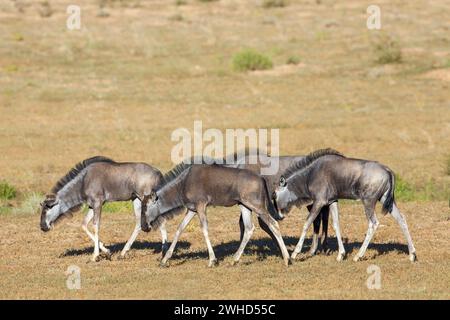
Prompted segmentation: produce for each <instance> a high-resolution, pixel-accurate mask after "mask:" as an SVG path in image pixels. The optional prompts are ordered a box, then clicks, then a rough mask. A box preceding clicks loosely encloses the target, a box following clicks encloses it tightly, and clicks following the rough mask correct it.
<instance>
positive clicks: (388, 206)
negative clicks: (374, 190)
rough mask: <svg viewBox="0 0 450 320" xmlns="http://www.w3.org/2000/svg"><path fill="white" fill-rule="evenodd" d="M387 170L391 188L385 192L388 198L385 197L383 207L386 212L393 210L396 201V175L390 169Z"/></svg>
mask: <svg viewBox="0 0 450 320" xmlns="http://www.w3.org/2000/svg"><path fill="white" fill-rule="evenodd" d="M387 171H388V173H389V189H388V191H387V192H386V193H385V195H386V199H384V202H383V209H382V210H383V213H384V214H387V213H391V212H392V208H393V206H394V202H395V197H394V189H395V177H394V173H393V172H392V171H391V170H389V169H388V170H387Z"/></svg>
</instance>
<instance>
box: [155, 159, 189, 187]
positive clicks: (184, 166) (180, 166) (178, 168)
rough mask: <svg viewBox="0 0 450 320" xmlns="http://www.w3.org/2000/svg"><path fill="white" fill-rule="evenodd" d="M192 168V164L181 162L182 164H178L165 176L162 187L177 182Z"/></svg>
mask: <svg viewBox="0 0 450 320" xmlns="http://www.w3.org/2000/svg"><path fill="white" fill-rule="evenodd" d="M191 166H192V163H186V162H181V163H179V164H177V165H176V166H175V167H173V168H172V169H171V170H170V171H169V172H167V173H165V174H164V176H163V178H162V182H161V185H160V186H161V187H163V186H165V185H166V184H168V183H170V182H171V181H173V180H175V179H176V178H177V177H178V176H179V175H180V174H181V173H182V172H183V171H184V170H186V169H188V168H190V167H191Z"/></svg>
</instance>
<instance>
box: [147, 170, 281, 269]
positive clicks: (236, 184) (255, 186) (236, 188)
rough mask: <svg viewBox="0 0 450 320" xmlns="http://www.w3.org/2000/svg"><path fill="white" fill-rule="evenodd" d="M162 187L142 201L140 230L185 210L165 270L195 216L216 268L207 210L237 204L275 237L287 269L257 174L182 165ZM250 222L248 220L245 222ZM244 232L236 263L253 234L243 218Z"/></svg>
mask: <svg viewBox="0 0 450 320" xmlns="http://www.w3.org/2000/svg"><path fill="white" fill-rule="evenodd" d="M163 180H164V181H163V183H162V185H161V187H160V188H159V189H158V190H157V191H156V192H152V193H151V195H149V196H146V197H144V200H143V201H142V221H141V226H142V230H144V231H149V230H150V227H152V228H154V227H155V226H157V225H159V223H161V221H163V220H165V219H170V218H172V217H173V216H174V215H176V214H180V213H182V212H185V211H186V209H187V210H188V212H187V214H186V216H185V218H184V220H183V221H182V222H181V224H180V225H179V227H178V230H177V232H176V233H175V236H174V239H173V242H172V244H171V245H170V248H169V250H168V251H167V253H166V255H165V256H164V258H163V259H162V261H161V265H162V266H164V265H166V263H167V260H168V259H169V258H170V257H171V256H172V253H173V250H174V248H175V245H176V243H177V241H178V238H179V236H180V235H181V233H182V231H183V229H184V228H185V227H186V226H187V224H188V223H189V221H190V220H191V219H192V218H193V217H194V216H195V214H198V216H199V219H200V223H201V226H202V231H203V235H204V237H205V241H206V245H207V247H208V253H209V266H213V265H214V264H216V262H217V259H216V257H215V254H214V251H213V248H212V245H211V242H210V240H209V237H208V222H207V218H206V207H207V206H210V205H212V206H224V207H231V206H233V205H236V204H239V205H242V206H244V207H245V208H246V209H248V210H249V212H252V211H254V212H255V213H256V214H257V215H258V217H260V218H261V219H262V220H263V221H264V223H265V224H266V225H267V226H268V227H269V229H270V230H271V231H272V233H273V234H274V236H275V238H276V240H277V242H278V246H279V247H280V248H281V252H282V255H283V259H284V262H285V264H286V265H288V263H289V254H288V251H287V249H286V246H285V245H284V242H283V238H282V237H281V233H280V230H279V227H278V223H277V221H275V219H274V218H273V217H272V216H271V214H272V215H274V216H275V217H277V212H276V210H275V208H274V207H273V204H272V202H271V201H270V199H269V196H268V193H267V189H266V185H265V182H264V180H263V179H262V178H261V177H260V176H259V175H257V174H255V173H253V172H251V171H248V170H241V169H236V168H230V167H225V166H222V165H216V164H212V165H205V164H193V165H190V164H186V163H181V164H179V165H178V166H176V167H175V168H174V169H172V170H171V171H170V172H169V173H167V174H166V175H164V179H163ZM248 218H249V219H248ZM244 221H245V223H244V224H245V231H244V236H243V239H242V242H241V244H240V246H239V249H238V250H237V252H236V254H235V255H234V261H235V262H238V261H239V258H240V257H241V255H242V252H243V251H244V248H245V246H246V244H247V242H248V241H249V239H250V236H251V234H252V231H253V228H254V227H253V224H252V221H251V216H250V217H248V215H245V217H244Z"/></svg>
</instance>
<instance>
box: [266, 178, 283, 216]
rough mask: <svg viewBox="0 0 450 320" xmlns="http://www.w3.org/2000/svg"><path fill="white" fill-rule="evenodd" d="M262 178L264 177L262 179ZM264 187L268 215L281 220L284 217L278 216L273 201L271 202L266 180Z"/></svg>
mask: <svg viewBox="0 0 450 320" xmlns="http://www.w3.org/2000/svg"><path fill="white" fill-rule="evenodd" d="M263 180H264V179H263ZM264 188H265V193H266V208H267V210H268V211H269V213H270V215H271V216H272V217H273V218H274V219H275V220H283V218H284V217H282V216H280V214H279V213H278V211H277V209H276V208H275V206H274V204H273V202H272V196H271V195H270V194H269V189H268V188H267V184H266V181H265V180H264Z"/></svg>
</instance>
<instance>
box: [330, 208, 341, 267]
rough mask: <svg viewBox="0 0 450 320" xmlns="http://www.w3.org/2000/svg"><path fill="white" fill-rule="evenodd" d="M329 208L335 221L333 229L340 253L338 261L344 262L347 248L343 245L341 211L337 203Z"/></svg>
mask: <svg viewBox="0 0 450 320" xmlns="http://www.w3.org/2000/svg"><path fill="white" fill-rule="evenodd" d="M329 208H330V211H331V218H332V219H333V229H334V232H335V233H336V239H337V242H338V247H339V253H338V256H337V258H336V260H337V261H342V260H343V259H344V256H345V248H344V244H343V243H342V236H341V228H340V226H339V209H338V204H337V202H333V203H332V204H330V206H329Z"/></svg>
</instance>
